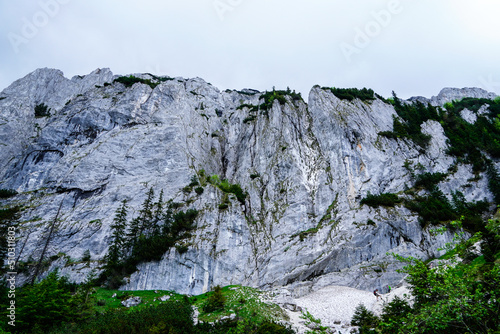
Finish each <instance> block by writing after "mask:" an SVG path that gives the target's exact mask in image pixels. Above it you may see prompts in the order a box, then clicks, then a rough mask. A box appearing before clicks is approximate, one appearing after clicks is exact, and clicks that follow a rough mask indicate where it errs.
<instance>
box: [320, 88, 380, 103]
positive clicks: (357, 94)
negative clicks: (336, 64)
mask: <svg viewBox="0 0 500 334" xmlns="http://www.w3.org/2000/svg"><path fill="white" fill-rule="evenodd" d="M323 89H328V90H330V91H331V92H332V93H333V95H335V96H336V97H338V98H339V99H341V100H347V101H352V100H354V99H360V100H361V101H364V102H369V103H370V102H372V101H373V100H375V93H374V91H373V89H369V88H362V89H358V88H335V87H332V88H326V87H324V88H323Z"/></svg>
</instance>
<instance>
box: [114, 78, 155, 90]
mask: <svg viewBox="0 0 500 334" xmlns="http://www.w3.org/2000/svg"><path fill="white" fill-rule="evenodd" d="M114 82H119V83H122V84H124V85H125V87H132V86H133V85H134V84H135V83H137V82H139V83H142V84H145V85H148V86H149V87H151V88H153V89H154V88H155V87H156V86H158V83H157V82H152V81H151V80H150V79H141V78H138V77H135V76H133V75H130V76H128V77H127V76H123V77H119V78H116V79H115V80H114Z"/></svg>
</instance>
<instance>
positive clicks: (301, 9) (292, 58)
mask: <svg viewBox="0 0 500 334" xmlns="http://www.w3.org/2000/svg"><path fill="white" fill-rule="evenodd" d="M499 13H500V1H499V0H476V1H470V0H350V1H348V0H307V1H306V0H141V1H138V0H136V1H133V0H108V1H106V0H15V1H14V0H0V52H1V53H0V55H1V58H0V60H1V66H0V90H3V89H4V88H5V87H7V86H8V85H10V84H11V83H12V82H13V81H14V80H17V79H19V78H21V77H23V76H25V75H26V74H28V73H30V72H31V71H33V70H35V69H37V68H40V67H49V68H57V69H60V70H62V71H63V72H64V74H65V76H66V77H68V78H71V77H72V76H74V75H84V74H88V73H90V72H92V71H93V70H95V69H96V68H104V67H109V68H110V69H111V70H112V71H113V73H115V74H129V73H141V72H150V73H153V74H156V75H168V76H171V77H176V76H180V77H184V78H192V77H201V78H203V79H204V80H206V81H207V82H210V83H212V84H213V85H215V86H216V87H218V88H219V89H221V90H224V89H228V88H229V89H242V88H253V89H258V90H261V91H263V90H266V89H267V90H270V89H272V88H273V86H274V87H276V89H286V87H290V88H291V89H295V90H297V91H300V92H302V94H303V96H304V97H305V98H306V99H307V95H308V93H309V91H310V89H311V87H312V86H314V85H315V84H319V85H321V86H329V87H332V86H334V87H357V88H363V87H367V88H372V89H374V90H375V91H376V92H377V93H379V94H380V95H382V96H386V97H388V96H390V95H391V92H392V91H393V90H394V91H395V92H396V93H397V94H398V96H400V97H402V98H408V97H410V96H414V95H422V96H427V97H430V96H432V95H437V94H438V93H439V91H440V90H441V89H442V88H443V87H458V88H462V87H480V88H483V89H486V90H488V91H493V92H495V93H497V94H499V95H500V66H499V58H500V57H499V56H500V36H499V34H500V20H499V19H498V15H499Z"/></svg>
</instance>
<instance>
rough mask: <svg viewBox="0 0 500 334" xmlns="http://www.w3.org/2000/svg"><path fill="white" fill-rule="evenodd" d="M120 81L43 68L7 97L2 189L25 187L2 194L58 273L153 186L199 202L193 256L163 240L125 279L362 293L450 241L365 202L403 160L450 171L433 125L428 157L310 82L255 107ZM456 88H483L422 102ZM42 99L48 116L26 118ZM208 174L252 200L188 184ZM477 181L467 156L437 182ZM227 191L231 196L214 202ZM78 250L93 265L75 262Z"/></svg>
mask: <svg viewBox="0 0 500 334" xmlns="http://www.w3.org/2000/svg"><path fill="white" fill-rule="evenodd" d="M136 76H138V77H141V78H143V79H148V80H152V81H153V82H156V80H158V79H159V78H156V77H153V76H151V75H147V74H144V75H136ZM117 77H118V76H115V75H113V74H112V73H111V71H110V70H108V69H100V70H96V71H94V72H92V73H91V74H89V75H86V76H77V77H74V78H72V79H71V80H69V79H66V78H64V76H63V74H62V72H61V71H58V70H51V69H40V70H36V71H35V72H33V73H31V74H29V75H27V76H26V77H24V78H22V79H20V80H18V81H16V82H14V83H13V84H12V85H11V86H9V87H8V88H6V89H5V90H4V91H3V92H1V93H0V117H1V122H0V145H1V147H2V149H1V150H0V182H1V184H0V188H5V189H14V190H16V191H17V192H18V195H17V196H15V197H13V198H11V199H8V200H3V202H2V204H4V205H14V204H19V205H22V206H23V210H22V212H21V219H20V221H21V224H20V226H19V230H18V243H17V244H18V253H19V255H20V259H21V260H22V261H27V260H28V259H29V258H31V259H35V260H37V259H38V258H39V257H40V250H41V249H42V248H43V246H44V245H45V244H47V246H48V247H47V254H46V257H47V258H49V257H51V256H55V255H58V254H59V255H60V254H64V256H65V257H66V258H67V259H72V260H71V261H69V260H68V261H66V262H65V261H61V260H57V261H55V262H53V263H52V267H51V268H53V267H61V268H62V272H63V273H65V274H68V275H69V276H70V278H71V279H72V280H75V281H78V282H81V281H82V280H83V278H82V277H81V276H82V273H85V274H88V273H89V272H90V271H91V270H90V269H89V268H95V269H96V270H97V271H98V270H99V267H100V265H99V262H98V260H100V259H103V257H104V255H105V254H106V252H107V249H108V247H109V244H110V225H111V223H112V221H113V217H114V214H115V211H116V210H117V208H118V207H119V205H120V203H121V201H123V200H127V201H128V204H129V207H130V208H131V209H130V215H131V216H133V215H135V214H137V210H139V209H140V205H141V203H142V202H143V201H144V199H145V198H146V192H147V190H148V189H149V188H153V189H154V191H155V192H156V194H158V193H159V192H160V191H161V190H163V192H164V198H165V199H172V200H173V201H174V202H180V203H185V205H186V207H192V208H195V209H197V210H199V212H200V214H199V215H198V217H197V219H196V230H195V232H194V233H192V237H191V238H190V239H189V240H188V241H187V242H186V245H187V247H188V248H187V251H186V252H179V251H178V250H177V249H176V248H171V249H170V251H168V252H167V253H165V254H164V256H163V258H162V259H161V261H158V262H148V263H142V264H140V265H139V266H138V270H137V271H136V272H135V273H133V274H132V275H131V276H130V277H128V278H127V279H126V284H125V285H124V286H122V288H123V289H130V290H134V289H141V290H142V289H162V290H175V291H177V292H179V293H186V294H198V293H202V292H205V291H207V290H208V289H209V288H210V287H212V286H214V285H228V284H243V285H249V286H254V287H260V288H264V289H270V288H274V287H279V286H285V285H287V286H289V287H291V288H292V290H293V291H294V295H295V296H296V297H297V296H299V295H301V294H305V293H307V292H310V291H312V290H315V289H319V288H321V287H324V286H328V285H332V284H334V285H347V286H351V287H356V288H360V289H367V290H371V288H372V287H373V286H382V285H385V284H391V285H396V283H398V282H399V281H400V280H401V278H402V276H401V274H398V273H396V272H395V270H394V269H396V268H398V267H400V264H399V263H397V262H396V261H395V260H394V259H393V257H392V256H390V255H387V253H389V252H394V253H398V254H401V255H403V256H409V255H411V256H415V257H422V258H430V257H435V256H438V255H439V254H440V252H439V251H438V248H439V247H442V246H443V245H444V244H445V243H446V242H449V241H450V240H451V239H452V235H451V234H449V233H448V234H444V235H439V236H434V235H432V234H431V233H430V232H429V231H428V230H423V229H422V228H421V227H420V224H419V223H418V217H417V216H416V215H415V213H413V212H411V211H409V210H408V209H406V208H405V207H403V206H396V207H394V208H383V207H380V208H378V209H374V208H371V207H368V206H366V205H360V200H361V199H362V198H363V197H365V196H366V195H367V193H368V192H371V193H373V194H378V193H383V192H392V193H398V192H402V191H403V190H405V187H407V186H409V185H411V182H412V179H411V173H410V172H409V170H408V169H407V168H405V167H404V166H405V165H406V166H408V165H417V164H419V165H420V166H422V167H423V168H425V169H426V170H429V171H432V172H446V171H447V170H448V169H449V167H450V166H451V165H452V164H453V159H452V158H450V157H448V156H446V154H445V152H446V148H447V143H446V136H445V134H444V131H443V128H442V127H441V125H440V124H439V123H438V122H435V121H428V122H426V123H424V124H423V125H422V130H423V132H424V133H426V134H429V135H431V136H432V140H431V144H430V146H429V148H428V150H426V152H425V153H422V152H421V150H419V148H418V147H417V146H415V145H414V144H413V143H412V142H410V141H408V140H406V139H397V140H394V139H388V138H386V137H382V136H379V135H378V132H380V131H391V130H392V124H393V117H394V116H395V115H396V113H395V110H394V108H393V107H392V105H390V104H387V103H384V102H383V101H381V100H378V99H377V100H375V101H373V102H372V103H366V102H362V101H360V100H358V99H355V100H353V101H346V100H340V99H338V98H337V97H336V96H335V95H333V93H332V92H331V91H329V90H326V89H322V88H320V87H319V86H315V87H313V88H312V90H311V92H310V94H309V97H308V103H305V102H304V101H303V100H300V99H292V97H291V96H286V102H284V101H279V100H277V99H276V100H274V102H273V104H272V106H270V108H269V109H268V110H265V111H264V110H258V111H254V110H252V106H257V105H259V104H261V103H262V102H263V101H262V95H263V94H262V93H260V92H257V91H254V90H243V91H234V90H233V91H230V90H227V91H223V92H221V91H219V90H218V89H217V88H216V87H214V86H212V85H211V84H209V83H207V82H205V81H203V80H202V79H199V78H194V79H183V78H164V80H160V81H158V83H159V84H158V85H156V86H155V85H148V84H144V83H135V84H134V85H132V86H131V87H126V86H125V85H123V84H122V83H119V82H114V79H116V78H117ZM460 96H462V97H463V96H474V97H476V96H481V97H483V96H491V93H486V92H484V91H481V90H477V89H462V90H456V89H445V90H443V91H442V92H441V93H440V94H439V95H438V97H436V98H432V99H431V101H432V103H433V104H442V103H444V102H443V101H451V100H453V99H457V98H458V97H460ZM41 103H44V104H45V105H47V106H48V107H49V108H50V111H49V112H50V114H51V116H50V117H43V118H36V117H35V115H34V108H35V106H36V105H38V104H41ZM202 170H203V171H204V173H206V174H207V175H218V176H219V177H220V179H221V180H222V179H228V180H229V181H230V182H231V183H232V184H239V185H240V186H241V187H242V188H243V190H244V191H246V192H247V193H248V196H247V198H246V200H245V202H244V203H241V202H240V201H238V200H237V199H236V198H234V197H233V196H227V195H226V194H224V193H223V192H222V191H221V190H220V189H219V188H217V187H215V186H213V185H211V184H207V185H205V186H204V191H203V193H202V194H197V193H195V192H194V191H191V192H189V191H188V192H186V191H183V189H184V188H185V187H186V186H187V185H188V184H189V183H190V180H191V178H192V177H193V176H196V175H200V173H201V171H202ZM472 177H474V175H473V173H472V171H471V170H470V168H469V167H467V166H462V165H460V166H458V168H457V171H456V172H454V174H453V175H452V176H450V177H449V178H448V179H447V180H445V181H443V182H441V183H440V184H439V187H440V189H441V190H442V191H443V192H444V193H446V194H449V193H451V192H452V191H453V190H455V189H457V187H460V186H462V185H464V184H466V183H468V181H467V180H468V179H470V178H472ZM463 192H464V195H465V197H466V198H467V200H480V199H483V198H487V199H489V200H491V199H492V196H491V194H490V193H489V192H488V189H487V184H486V181H485V180H479V181H477V182H476V185H475V186H474V187H467V188H464V191H463ZM226 197H228V198H226ZM224 198H226V200H228V201H229V205H228V207H227V209H220V208H219V204H221V202H222V201H223V200H224ZM58 211H59V212H60V213H59V215H58V217H57V226H56V227H57V228H56V231H55V232H54V234H53V236H52V239H51V240H50V242H49V243H47V231H48V230H49V228H50V226H51V224H52V223H53V221H54V219H55V218H56V214H57V212H58ZM86 250H90V254H91V263H90V264H89V265H88V266H87V265H84V264H82V263H80V262H79V261H78V259H81V258H82V256H83V253H84V252H85V251H86ZM59 258H60V256H59ZM75 262H77V263H75ZM84 268H87V269H84Z"/></svg>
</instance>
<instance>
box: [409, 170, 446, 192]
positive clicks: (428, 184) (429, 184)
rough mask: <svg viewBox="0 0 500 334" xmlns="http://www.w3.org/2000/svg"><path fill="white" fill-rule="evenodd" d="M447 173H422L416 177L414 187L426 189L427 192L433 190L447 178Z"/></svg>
mask: <svg viewBox="0 0 500 334" xmlns="http://www.w3.org/2000/svg"><path fill="white" fill-rule="evenodd" d="M446 176H447V174H445V173H429V172H426V173H422V174H418V175H417V176H416V177H415V184H414V186H415V187H417V188H424V189H427V190H432V189H433V188H434V187H435V186H436V185H437V184H438V183H439V182H441V181H443V180H444V179H445V178H446Z"/></svg>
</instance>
